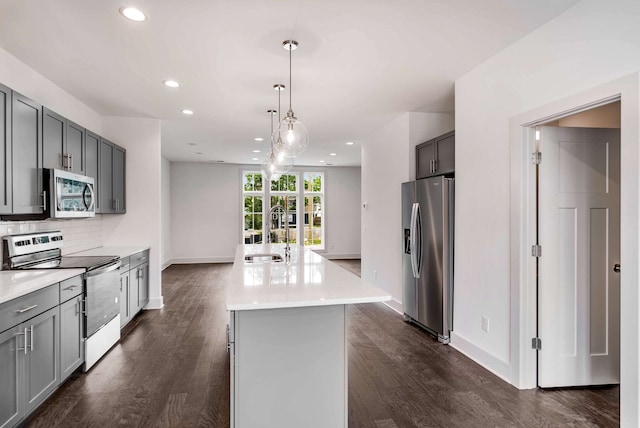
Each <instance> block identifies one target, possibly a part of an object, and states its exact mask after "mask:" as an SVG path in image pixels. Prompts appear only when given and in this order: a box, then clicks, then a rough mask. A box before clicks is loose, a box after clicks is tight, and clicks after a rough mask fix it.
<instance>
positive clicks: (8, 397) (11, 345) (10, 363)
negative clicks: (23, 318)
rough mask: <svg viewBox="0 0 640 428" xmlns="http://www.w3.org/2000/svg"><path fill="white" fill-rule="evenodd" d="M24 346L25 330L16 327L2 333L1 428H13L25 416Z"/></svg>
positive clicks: (0, 335)
mask: <svg viewBox="0 0 640 428" xmlns="http://www.w3.org/2000/svg"><path fill="white" fill-rule="evenodd" d="M24 345H25V342H24V330H21V329H19V328H18V327H15V328H12V329H9V330H7V331H5V332H3V333H0V427H4V426H7V427H10V426H13V425H14V424H15V422H16V421H18V420H19V419H20V418H21V417H22V415H23V412H22V411H21V409H20V407H21V400H20V392H21V388H20V382H21V381H22V378H21V376H20V373H21V372H20V365H19V363H20V361H21V360H20V359H19V353H21V354H23V353H24Z"/></svg>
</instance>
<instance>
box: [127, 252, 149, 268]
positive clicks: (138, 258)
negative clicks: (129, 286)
mask: <svg viewBox="0 0 640 428" xmlns="http://www.w3.org/2000/svg"><path fill="white" fill-rule="evenodd" d="M148 261H149V250H145V251H140V252H139V253H136V254H134V255H133V256H131V257H129V268H130V269H133V268H135V267H138V266H140V265H141V264H142V263H145V262H148Z"/></svg>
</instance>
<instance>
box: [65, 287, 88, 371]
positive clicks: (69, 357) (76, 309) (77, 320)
mask: <svg viewBox="0 0 640 428" xmlns="http://www.w3.org/2000/svg"><path fill="white" fill-rule="evenodd" d="M81 300H82V298H81V296H77V297H75V298H73V299H71V300H68V301H66V302H65V303H63V304H61V305H60V378H61V380H65V379H66V378H67V377H69V375H71V373H73V372H74V371H75V370H76V369H77V368H78V367H80V366H81V365H82V363H84V341H83V336H84V334H83V333H84V331H83V322H82V314H81V313H80V303H81Z"/></svg>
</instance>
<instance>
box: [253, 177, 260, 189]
mask: <svg viewBox="0 0 640 428" xmlns="http://www.w3.org/2000/svg"><path fill="white" fill-rule="evenodd" d="M253 180H254V186H253V189H254V190H255V191H256V192H262V174H255V175H254V177H253Z"/></svg>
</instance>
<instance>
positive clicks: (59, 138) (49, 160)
mask: <svg viewBox="0 0 640 428" xmlns="http://www.w3.org/2000/svg"><path fill="white" fill-rule="evenodd" d="M85 132H86V131H85V129H84V128H83V127H81V126H80V125H77V124H75V123H73V122H71V121H70V120H68V119H66V118H64V117H63V116H60V115H59V114H57V113H55V112H53V111H51V110H49V109H48V108H46V107H45V108H43V111H42V145H43V167H44V168H56V169H64V170H67V171H72V172H75V173H76V174H82V175H85Z"/></svg>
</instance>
